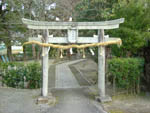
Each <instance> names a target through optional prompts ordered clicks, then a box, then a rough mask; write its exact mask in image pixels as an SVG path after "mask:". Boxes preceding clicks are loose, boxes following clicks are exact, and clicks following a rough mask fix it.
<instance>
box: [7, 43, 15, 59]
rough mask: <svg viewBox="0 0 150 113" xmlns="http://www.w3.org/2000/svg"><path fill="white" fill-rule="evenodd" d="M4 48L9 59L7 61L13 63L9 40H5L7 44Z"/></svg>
mask: <svg viewBox="0 0 150 113" xmlns="http://www.w3.org/2000/svg"><path fill="white" fill-rule="evenodd" d="M5 44H6V47H7V56H8V58H9V61H13V60H14V59H13V55H12V49H11V40H7V42H5Z"/></svg>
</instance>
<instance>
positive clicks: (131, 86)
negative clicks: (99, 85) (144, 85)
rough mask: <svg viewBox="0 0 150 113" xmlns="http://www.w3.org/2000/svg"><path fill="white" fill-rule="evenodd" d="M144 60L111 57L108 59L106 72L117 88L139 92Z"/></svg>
mask: <svg viewBox="0 0 150 113" xmlns="http://www.w3.org/2000/svg"><path fill="white" fill-rule="evenodd" d="M143 70H144V60H143V59H141V58H113V59H110V60H108V72H109V78H110V80H111V82H115V83H113V84H115V86H116V87H117V88H123V89H127V91H128V92H134V93H138V92H139V89H140V87H139V85H140V78H141V76H142V75H143Z"/></svg>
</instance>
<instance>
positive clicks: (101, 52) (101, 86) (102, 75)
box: [98, 29, 105, 97]
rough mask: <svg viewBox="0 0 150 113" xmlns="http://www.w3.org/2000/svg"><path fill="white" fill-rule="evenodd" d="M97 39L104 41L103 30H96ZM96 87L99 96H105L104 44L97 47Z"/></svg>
mask: <svg viewBox="0 0 150 113" xmlns="http://www.w3.org/2000/svg"><path fill="white" fill-rule="evenodd" d="M98 36H99V41H100V42H103V41H104V30H103V29H102V30H98ZM98 89H99V95H100V97H105V46H100V47H98Z"/></svg>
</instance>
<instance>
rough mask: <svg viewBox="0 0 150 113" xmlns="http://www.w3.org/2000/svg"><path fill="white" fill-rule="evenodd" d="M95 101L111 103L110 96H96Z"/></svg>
mask: <svg viewBox="0 0 150 113" xmlns="http://www.w3.org/2000/svg"><path fill="white" fill-rule="evenodd" d="M95 100H96V101H98V102H102V103H104V102H111V101H112V99H111V97H110V96H105V97H100V96H96V97H95Z"/></svg>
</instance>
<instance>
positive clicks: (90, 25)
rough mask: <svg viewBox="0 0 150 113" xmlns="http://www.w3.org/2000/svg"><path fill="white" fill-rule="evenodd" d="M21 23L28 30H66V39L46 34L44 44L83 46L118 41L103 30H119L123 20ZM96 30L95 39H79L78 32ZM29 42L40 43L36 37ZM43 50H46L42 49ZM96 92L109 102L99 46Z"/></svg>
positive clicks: (45, 63) (44, 91)
mask: <svg viewBox="0 0 150 113" xmlns="http://www.w3.org/2000/svg"><path fill="white" fill-rule="evenodd" d="M22 21H23V23H24V24H26V25H27V27H28V28H29V29H36V30H38V29H41V30H47V31H48V30H49V29H52V30H63V29H64V30H67V31H68V36H67V37H51V36H49V35H48V34H47V35H46V37H45V40H46V41H45V42H46V43H63V44H64V43H67V44H75V43H78V44H84V43H98V42H109V41H118V40H120V39H119V38H109V37H106V36H105V35H104V30H107V29H116V28H119V24H121V23H123V22H124V18H121V19H116V20H111V21H102V22H45V21H33V20H29V19H25V18H23V19H22ZM83 29H86V30H98V36H95V37H79V36H78V31H79V30H83ZM29 40H30V41H41V39H39V38H37V37H32V38H29ZM43 50H46V51H47V49H46V47H44V49H43ZM47 86H48V56H45V57H43V88H42V96H47V94H48V87H47ZM98 90H99V97H98V98H97V99H100V101H102V102H105V101H109V100H111V98H109V97H108V96H106V94H105V47H104V46H100V47H99V48H98Z"/></svg>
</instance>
